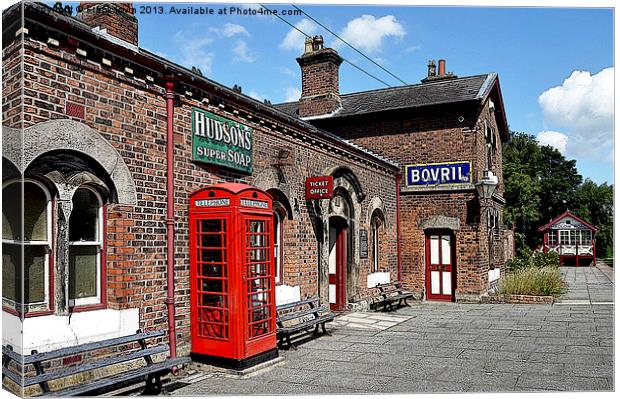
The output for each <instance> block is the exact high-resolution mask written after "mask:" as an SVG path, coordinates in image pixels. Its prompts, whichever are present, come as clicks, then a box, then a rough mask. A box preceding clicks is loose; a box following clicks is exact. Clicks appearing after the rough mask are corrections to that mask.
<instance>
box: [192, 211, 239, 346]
mask: <svg viewBox="0 0 620 399" xmlns="http://www.w3.org/2000/svg"><path fill="white" fill-rule="evenodd" d="M201 216H202V215H201ZM201 216H198V217H196V218H195V219H194V220H193V223H192V224H191V226H190V234H191V237H190V248H192V249H193V251H194V252H193V253H192V254H191V255H192V257H193V258H194V259H195V262H193V264H194V265H195V267H192V268H191V272H190V278H191V282H190V289H191V293H192V295H191V306H192V309H194V311H193V312H192V338H193V339H192V346H193V351H194V352H198V353H205V352H206V353H209V352H211V351H213V350H216V351H217V352H218V353H221V354H222V355H224V356H226V355H228V356H232V355H233V350H234V348H233V344H232V342H233V340H232V337H231V334H232V333H233V331H231V328H230V319H231V318H230V312H231V305H232V304H231V292H230V286H231V284H230V271H229V270H228V269H229V268H228V266H229V264H228V259H227V258H228V251H227V250H228V247H229V245H231V243H230V242H228V241H229V240H228V238H227V232H228V229H229V228H230V219H231V218H230V215H228V214H219V215H217V214H216V215H213V214H211V215H208V218H207V217H206V216H207V215H205V217H204V218H202V217H201Z"/></svg>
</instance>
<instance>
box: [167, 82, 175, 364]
mask: <svg viewBox="0 0 620 399" xmlns="http://www.w3.org/2000/svg"><path fill="white" fill-rule="evenodd" d="M165 86H166V94H165V98H166V114H167V121H168V127H167V130H166V170H167V173H166V183H167V199H166V230H167V246H166V247H167V255H166V257H167V263H168V267H167V274H168V291H167V293H166V299H165V300H164V302H165V303H166V305H167V307H168V339H169V342H170V358H171V359H173V358H175V357H176V356H177V336H176V331H175V326H174V169H173V168H174V80H171V79H168V80H166V82H165Z"/></svg>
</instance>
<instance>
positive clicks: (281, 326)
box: [276, 298, 335, 349]
mask: <svg viewBox="0 0 620 399" xmlns="http://www.w3.org/2000/svg"><path fill="white" fill-rule="evenodd" d="M276 311H277V319H276V324H277V329H276V332H277V335H278V339H279V342H278V346H280V347H282V345H283V344H284V341H286V342H287V344H288V347H289V348H293V349H297V347H296V346H295V345H293V343H292V342H291V335H292V334H295V333H298V332H300V331H309V330H310V329H312V328H314V334H315V335H316V334H318V333H319V326H320V327H321V328H322V330H323V333H324V334H328V335H329V332H328V331H327V330H326V329H325V323H329V322H330V321H332V320H334V317H335V316H334V314H333V313H331V312H330V311H329V308H327V307H325V306H323V305H321V302H320V299H319V298H310V299H306V300H304V301H299V302H293V303H288V304H286V305H280V306H278V307H277V308H276Z"/></svg>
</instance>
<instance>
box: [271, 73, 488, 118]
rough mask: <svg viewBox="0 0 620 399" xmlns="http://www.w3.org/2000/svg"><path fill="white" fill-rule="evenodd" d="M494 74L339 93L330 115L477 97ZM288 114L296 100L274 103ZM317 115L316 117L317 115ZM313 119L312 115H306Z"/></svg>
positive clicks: (363, 112)
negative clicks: (337, 107) (339, 103)
mask: <svg viewBox="0 0 620 399" xmlns="http://www.w3.org/2000/svg"><path fill="white" fill-rule="evenodd" d="M496 78H497V74H495V73H489V74H484V75H475V76H468V77H463V78H453V79H445V80H439V81H435V82H433V81H431V82H427V83H420V84H415V85H408V86H399V87H391V88H387V89H378V90H370V91H363V92H358V93H350V94H342V95H341V96H340V98H341V100H342V109H340V110H339V111H337V112H334V113H333V114H330V115H329V116H327V115H326V116H325V117H331V118H337V117H345V116H352V115H360V114H366V113H372V112H381V111H388V110H394V109H403V108H415V107H424V106H429V105H439V104H448V103H455V102H462V101H475V100H480V99H482V98H484V97H486V95H487V94H488V92H489V90H490V89H491V88H492V86H493V82H494V80H495V79H496ZM274 106H275V107H276V108H278V109H280V110H281V111H284V112H286V113H288V114H290V115H294V116H298V114H297V108H298V106H297V102H296V101H295V102H290V103H282V104H276V105H274ZM317 118H320V116H319V117H317ZM307 119H313V118H307Z"/></svg>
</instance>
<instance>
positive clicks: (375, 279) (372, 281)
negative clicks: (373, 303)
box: [367, 272, 390, 288]
mask: <svg viewBox="0 0 620 399" xmlns="http://www.w3.org/2000/svg"><path fill="white" fill-rule="evenodd" d="M389 282H390V272H376V273H370V274H369V275H368V277H367V283H368V284H367V285H368V288H372V287H376V286H377V285H379V284H386V283H389Z"/></svg>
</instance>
